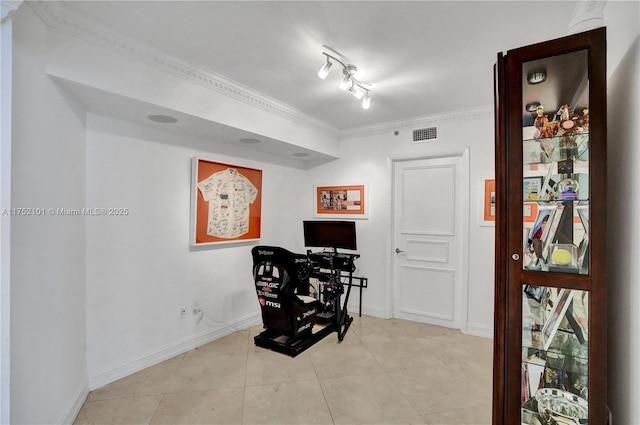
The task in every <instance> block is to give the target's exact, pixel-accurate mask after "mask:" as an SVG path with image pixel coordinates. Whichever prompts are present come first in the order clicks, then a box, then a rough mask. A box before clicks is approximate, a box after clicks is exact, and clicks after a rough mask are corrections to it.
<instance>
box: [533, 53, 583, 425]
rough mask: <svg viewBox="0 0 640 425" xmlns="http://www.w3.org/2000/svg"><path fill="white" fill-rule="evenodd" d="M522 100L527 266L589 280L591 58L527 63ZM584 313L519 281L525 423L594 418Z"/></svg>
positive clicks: (556, 291) (549, 290) (579, 294)
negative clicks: (589, 72) (576, 275)
mask: <svg viewBox="0 0 640 425" xmlns="http://www.w3.org/2000/svg"><path fill="white" fill-rule="evenodd" d="M522 100H523V105H522V176H523V184H522V211H523V213H522V216H523V219H522V231H523V233H522V236H523V254H524V255H522V267H523V269H525V270H529V271H534V272H539V273H545V272H560V273H572V274H588V273H589V255H588V249H589V243H588V242H589V104H588V102H589V79H588V54H587V50H586V49H583V50H578V51H574V52H571V53H566V54H563V55H556V56H550V57H546V58H543V59H538V60H533V61H526V62H523V63H522ZM557 283H558V284H559V285H562V282H561V280H560V281H558V282H557ZM588 307H589V293H588V292H587V291H580V290H574V289H569V288H568V287H562V286H560V287H549V286H540V285H534V284H532V283H527V282H523V285H522V371H521V379H522V386H521V401H522V411H521V414H522V416H521V423H522V424H531V425H535V424H538V423H541V424H555V423H569V424H572V423H576V424H579V423H583V422H580V421H586V420H588V417H589V407H588V349H587V347H588V344H587V341H588V329H589V327H588V323H589V315H588V312H589V308H588ZM563 421H564V422H563Z"/></svg>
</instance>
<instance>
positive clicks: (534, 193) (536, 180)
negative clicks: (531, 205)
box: [522, 176, 543, 202]
mask: <svg viewBox="0 0 640 425" xmlns="http://www.w3.org/2000/svg"><path fill="white" fill-rule="evenodd" d="M542 180H543V178H542V176H536V177H525V178H524V179H523V181H522V200H523V201H524V202H535V201H537V200H539V199H540V194H541V192H542Z"/></svg>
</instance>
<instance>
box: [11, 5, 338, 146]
mask: <svg viewBox="0 0 640 425" xmlns="http://www.w3.org/2000/svg"><path fill="white" fill-rule="evenodd" d="M3 4H4V1H3ZM27 4H29V6H31V8H32V9H33V10H34V12H35V13H36V14H37V15H38V16H39V17H40V19H41V20H42V21H43V22H44V23H45V25H47V26H48V27H50V28H53V29H55V30H58V31H61V32H64V33H66V34H69V35H72V36H74V37H77V38H80V39H82V40H84V41H86V42H89V43H92V44H96V45H99V46H101V47H104V48H107V49H110V50H112V51H115V52H117V53H119V54H122V55H124V56H127V57H129V58H131V59H133V60H136V61H138V62H143V63H145V64H147V65H149V66H152V67H154V68H156V69H159V70H161V71H163V72H166V73H169V74H171V75H173V76H176V77H179V78H182V79H185V80H187V81H190V82H192V83H195V84H198V85H200V86H202V87H205V88H207V89H210V90H214V91H216V92H218V93H221V94H223V95H225V96H227V97H229V98H232V99H234V100H237V101H240V102H243V103H246V104H248V105H251V106H253V107H255V108H258V109H261V110H264V111H267V112H269V113H272V114H274V115H277V116H280V117H282V118H285V119H287V120H289V121H292V122H295V123H297V124H300V125H302V126H305V127H307V128H310V129H312V130H315V131H318V132H320V133H322V134H325V135H328V136H330V137H333V138H338V137H339V135H340V131H339V130H338V129H336V128H335V127H332V126H330V125H329V124H326V123H324V122H322V121H320V120H318V119H316V118H314V117H312V116H309V115H307V114H305V113H304V112H302V111H300V110H298V109H295V108H293V107H291V106H289V105H287V104H285V103H283V102H280V101H278V100H276V99H274V98H271V97H269V96H267V95H265V94H263V93H260V92H258V91H256V90H253V89H251V88H249V87H247V86H244V85H242V84H240V83H238V82H235V81H233V80H231V79H229V78H226V77H224V76H222V75H220V74H217V73H215V72H213V71H209V70H205V69H202V68H197V67H195V66H193V65H190V64H188V63H186V62H183V61H181V60H179V59H177V58H174V57H172V56H169V55H167V54H165V53H163V52H161V51H159V50H158V49H155V48H153V47H151V46H149V45H147V44H144V43H142V42H140V41H137V40H135V39H133V38H130V37H127V36H124V35H122V34H119V33H117V32H116V31H114V30H113V29H110V28H108V27H107V26H106V25H105V24H103V23H102V22H100V21H98V20H96V19H95V18H93V17H90V16H88V15H86V14H84V13H82V12H80V11H79V10H77V9H75V8H73V7H72V6H69V5H67V4H61V3H57V2H48V1H30V2H27Z"/></svg>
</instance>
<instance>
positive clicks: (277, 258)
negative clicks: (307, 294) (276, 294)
mask: <svg viewBox="0 0 640 425" xmlns="http://www.w3.org/2000/svg"><path fill="white" fill-rule="evenodd" d="M251 255H252V256H253V266H254V268H255V266H256V265H258V264H260V263H263V262H270V263H274V264H278V265H280V266H281V267H283V268H284V269H285V270H286V271H287V272H288V273H289V275H290V276H292V277H295V278H297V279H298V280H303V279H306V278H307V277H308V276H309V273H310V272H311V261H310V260H309V257H307V256H306V255H303V254H295V253H293V252H291V251H288V250H286V249H284V248H280V247H278V246H265V245H258V246H254V247H253V249H251Z"/></svg>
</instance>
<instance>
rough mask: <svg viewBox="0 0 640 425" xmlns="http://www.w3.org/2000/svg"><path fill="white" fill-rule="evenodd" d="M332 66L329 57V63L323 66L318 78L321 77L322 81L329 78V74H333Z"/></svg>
mask: <svg viewBox="0 0 640 425" xmlns="http://www.w3.org/2000/svg"><path fill="white" fill-rule="evenodd" d="M331 65H332V63H331V62H330V61H329V57H327V61H326V62H325V63H324V65H322V68H320V71H318V77H320V79H321V80H324V79H325V78H327V75H329V72H331Z"/></svg>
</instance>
